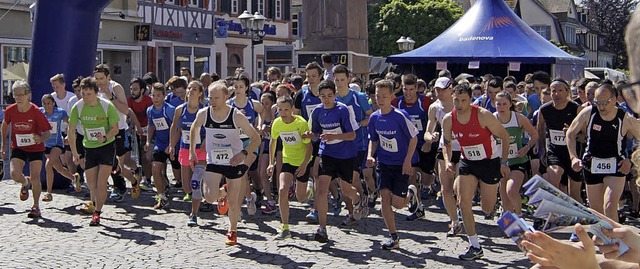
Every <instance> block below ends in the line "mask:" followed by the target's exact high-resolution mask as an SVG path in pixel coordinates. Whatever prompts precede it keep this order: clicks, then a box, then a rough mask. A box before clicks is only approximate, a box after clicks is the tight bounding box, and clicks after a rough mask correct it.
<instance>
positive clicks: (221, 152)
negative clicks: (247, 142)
mask: <svg viewBox="0 0 640 269" xmlns="http://www.w3.org/2000/svg"><path fill="white" fill-rule="evenodd" d="M211 154H212V156H213V164H217V165H229V164H230V163H231V158H233V151H232V150H231V149H230V148H216V149H213V150H212V151H211Z"/></svg>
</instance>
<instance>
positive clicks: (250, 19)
mask: <svg viewBox="0 0 640 269" xmlns="http://www.w3.org/2000/svg"><path fill="white" fill-rule="evenodd" d="M238 19H240V24H241V25H242V30H243V31H244V33H245V35H246V36H247V37H249V38H251V72H252V74H251V79H253V80H256V69H255V63H256V61H255V45H259V44H262V39H263V38H264V36H265V32H264V30H263V29H264V21H265V20H266V19H267V18H265V17H264V16H262V14H260V13H259V12H256V13H255V14H254V15H251V13H249V11H247V10H245V11H244V12H242V14H240V16H238Z"/></svg>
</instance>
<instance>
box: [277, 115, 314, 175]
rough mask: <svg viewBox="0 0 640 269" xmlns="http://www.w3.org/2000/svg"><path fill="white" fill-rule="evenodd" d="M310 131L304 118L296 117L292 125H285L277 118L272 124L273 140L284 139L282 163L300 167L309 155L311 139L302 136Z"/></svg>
mask: <svg viewBox="0 0 640 269" xmlns="http://www.w3.org/2000/svg"><path fill="white" fill-rule="evenodd" d="M307 131H309V125H308V124H307V121H306V120H304V118H303V117H302V116H299V115H294V120H293V122H291V123H285V122H284V121H283V120H282V118H280V117H279V118H277V119H276V120H275V121H273V124H271V139H278V137H280V139H282V162H284V163H288V164H290V165H293V166H300V165H302V162H303V161H304V158H305V157H306V155H307V150H306V148H307V144H309V143H310V142H311V139H309V138H302V134H304V133H305V132H307Z"/></svg>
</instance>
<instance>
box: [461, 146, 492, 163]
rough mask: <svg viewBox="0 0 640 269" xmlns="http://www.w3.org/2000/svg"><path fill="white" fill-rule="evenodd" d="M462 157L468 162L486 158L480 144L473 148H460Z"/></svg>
mask: <svg viewBox="0 0 640 269" xmlns="http://www.w3.org/2000/svg"><path fill="white" fill-rule="evenodd" d="M462 150H463V151H464V156H465V157H466V158H467V160H470V161H479V160H484V159H486V158H487V152H486V151H485V150H484V146H483V145H482V144H480V145H475V146H466V147H462Z"/></svg>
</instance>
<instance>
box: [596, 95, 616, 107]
mask: <svg viewBox="0 0 640 269" xmlns="http://www.w3.org/2000/svg"><path fill="white" fill-rule="evenodd" d="M611 101H613V97H611V98H609V99H607V100H603V101H598V100H595V99H593V104H594V105H596V106H606V105H608V104H609V103H611Z"/></svg>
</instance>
